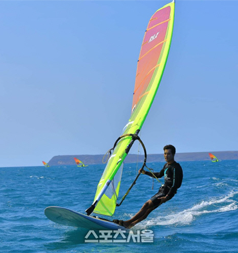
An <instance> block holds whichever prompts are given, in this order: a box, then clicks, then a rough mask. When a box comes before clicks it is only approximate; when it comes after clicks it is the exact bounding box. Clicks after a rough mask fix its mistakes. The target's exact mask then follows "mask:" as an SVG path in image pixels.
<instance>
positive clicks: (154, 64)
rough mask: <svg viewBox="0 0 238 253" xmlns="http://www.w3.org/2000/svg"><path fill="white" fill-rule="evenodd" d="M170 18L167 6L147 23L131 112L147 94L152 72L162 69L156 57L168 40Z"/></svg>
mask: <svg viewBox="0 0 238 253" xmlns="http://www.w3.org/2000/svg"><path fill="white" fill-rule="evenodd" d="M170 16H171V6H167V7H166V8H163V9H161V10H159V11H157V12H156V13H155V14H154V15H153V16H152V17H151V19H150V21H149V24H148V26H147V29H146V32H145V35H144V39H143V43H142V47H141V51H140V55H139V60H138V63H137V73H136V81H135V89H134V96H133V103H132V111H133V110H134V109H135V107H136V106H137V104H138V102H139V101H140V99H141V98H142V97H143V96H146V95H147V94H148V93H149V84H150V83H151V81H152V80H151V79H152V77H153V75H154V72H156V71H157V70H158V69H159V68H160V67H161V68H163V67H164V66H163V64H162V66H161V63H160V62H161V59H160V57H159V59H158V55H159V56H162V55H163V54H162V50H163V46H164V43H166V42H167V40H168V38H167V36H166V35H167V30H168V29H167V28H168V24H169V21H170V20H171V18H170Z"/></svg>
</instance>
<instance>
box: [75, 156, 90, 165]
mask: <svg viewBox="0 0 238 253" xmlns="http://www.w3.org/2000/svg"><path fill="white" fill-rule="evenodd" d="M74 161H75V162H76V164H77V167H87V166H88V165H85V164H84V163H83V162H82V161H80V160H79V159H78V158H76V157H74Z"/></svg>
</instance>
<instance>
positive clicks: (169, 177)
mask: <svg viewBox="0 0 238 253" xmlns="http://www.w3.org/2000/svg"><path fill="white" fill-rule="evenodd" d="M175 153H176V149H175V147H174V146H173V145H166V146H165V147H164V159H165V161H166V164H165V165H164V167H163V169H162V170H161V171H160V172H155V173H151V172H148V171H144V170H142V169H140V170H139V172H141V173H142V174H145V175H148V176H150V177H156V178H161V177H162V176H164V184H163V185H162V186H161V187H160V189H159V191H158V192H157V193H156V194H155V195H154V196H153V197H152V198H151V199H149V200H148V201H146V202H145V204H144V205H143V206H142V208H141V209H140V211H139V212H138V213H137V214H136V215H135V216H134V217H132V218H131V219H130V220H127V221H123V220H113V222H115V223H118V224H119V225H121V226H124V227H126V228H131V227H133V226H135V225H136V224H137V223H138V222H140V221H142V220H144V219H146V218H147V216H148V215H149V214H150V213H151V212H152V211H153V210H154V209H156V208H157V207H158V206H160V205H161V204H163V203H165V202H166V201H168V200H170V199H171V198H173V196H174V195H175V194H176V193H177V189H178V188H179V187H180V186H181V184H182V180H183V170H182V168H181V166H180V164H179V163H177V162H175V160H174V156H175Z"/></svg>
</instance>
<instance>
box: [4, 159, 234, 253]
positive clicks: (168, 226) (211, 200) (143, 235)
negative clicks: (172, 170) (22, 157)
mask: <svg viewBox="0 0 238 253" xmlns="http://www.w3.org/2000/svg"><path fill="white" fill-rule="evenodd" d="M179 163H180V165H181V166H182V168H183V172H184V180H183V184H182V186H181V188H180V189H179V190H178V192H177V194H176V195H175V196H174V198H172V199H171V200H170V201H168V202H166V203H164V204H162V205H161V206H159V207H158V208H157V209H155V210H154V211H153V212H152V213H151V214H150V215H149V216H148V217H147V219H145V220H143V221H142V222H140V223H138V224H137V225H136V226H135V227H134V228H133V229H131V230H129V231H124V230H120V231H110V230H105V231H103V230H98V231H97V230H90V228H89V229H84V228H75V227H69V226H63V225H60V224H56V223H54V222H52V221H50V220H49V219H47V217H46V216H45V215H44V209H45V208H46V207H48V206H61V207H65V208H68V209H71V210H74V211H77V212H81V213H85V209H87V208H88V207H89V206H90V205H91V203H92V201H93V199H94V195H95V191H96V187H97V184H98V181H99V179H100V177H101V175H102V173H103V170H104V167H105V165H103V164H98V165H89V166H88V167H84V168H78V167H76V166H52V167H49V168H45V167H43V166H42V167H8V168H0V182H1V184H0V185H1V187H0V252H4V253H7V252H11V253H14V252H17V253H19V252H22V253H30V252H110V253H111V252H142V251H144V252H163V253H166V252H189V253H190V252H193V253H200V252H219V253H222V252H224V253H225V252H226V253H227V252H238V160H224V161H219V162H217V163H212V162H211V161H192V162H179ZM140 166H141V165H140V164H136V163H135V164H125V165H124V171H123V176H122V182H121V190H120V196H119V201H120V198H121V196H123V194H124V193H125V192H126V190H127V189H128V187H129V186H130V184H131V183H132V181H133V180H134V178H135V177H136V175H137V172H138V170H139V169H140ZM148 167H150V168H152V169H153V170H154V171H160V170H161V169H162V167H163V163H149V164H148ZM160 181H161V182H158V181H157V180H153V179H152V178H150V177H148V176H147V175H140V177H139V179H138V181H137V183H136V184H135V185H134V187H133V188H132V190H131V191H130V193H129V194H128V196H127V197H126V199H125V200H124V202H123V204H122V205H121V206H119V207H117V209H116V212H115V214H114V216H113V217H109V218H108V219H123V220H127V219H130V218H131V217H132V216H133V215H134V214H135V213H137V212H138V211H139V209H140V208H141V207H142V205H143V204H144V203H145V202H146V201H147V200H148V199H149V198H150V197H151V196H153V195H154V194H155V193H156V192H157V191H158V189H159V187H160V186H161V183H163V178H161V180H160Z"/></svg>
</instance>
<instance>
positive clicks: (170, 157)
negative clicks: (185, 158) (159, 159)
mask: <svg viewBox="0 0 238 253" xmlns="http://www.w3.org/2000/svg"><path fill="white" fill-rule="evenodd" d="M164 159H165V161H166V162H167V163H169V162H173V161H174V155H173V154H172V152H171V150H170V149H165V150H164Z"/></svg>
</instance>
